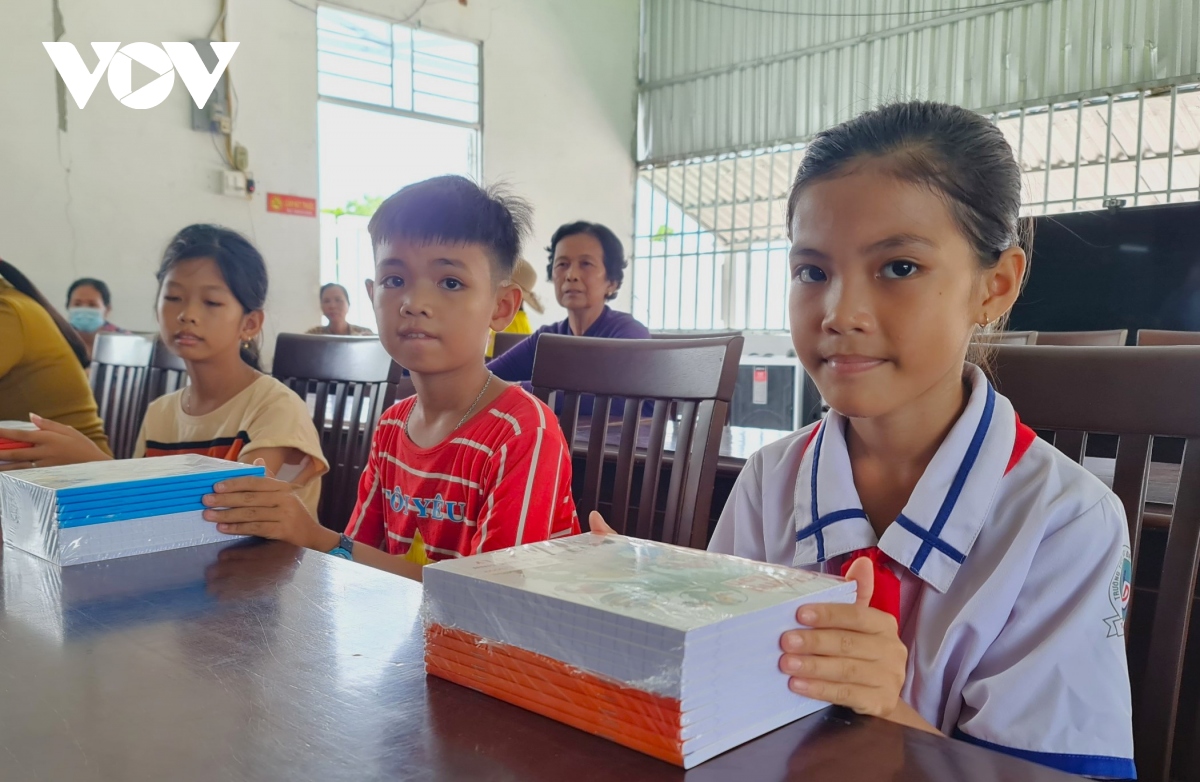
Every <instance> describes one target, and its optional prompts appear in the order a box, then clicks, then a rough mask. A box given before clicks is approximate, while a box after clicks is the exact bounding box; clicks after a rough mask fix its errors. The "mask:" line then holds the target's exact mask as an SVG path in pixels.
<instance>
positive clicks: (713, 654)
mask: <svg viewBox="0 0 1200 782" xmlns="http://www.w3.org/2000/svg"><path fill="white" fill-rule="evenodd" d="M424 582H425V586H424V592H425V598H424V599H425V604H424V608H423V611H424V618H425V639H426V646H425V670H426V672H427V673H430V674H432V675H435V676H439V677H441V678H443V679H448V680H450V681H452V682H456V683H458V684H461V685H463V686H466V687H470V688H472V689H475V690H478V691H480V692H483V693H486V694H488V695H491V696H493V697H496V698H499V699H501V700H504V701H507V702H509V703H512V704H515V705H517V706H521V707H522V708H525V709H529V710H530V711H533V712H537V713H538V714H541V715H544V716H546V717H550V718H552V719H555V720H558V721H560V722H563V723H566V724H568V725H571V726H573V727H576V728H579V729H581V730H586V731H588V732H589V733H594V734H596V735H598V736H603V737H604V738H607V739H610V740H612V741H615V742H617V743H618V744H622V745H624V746H627V747H630V748H631V749H635V750H638V751H640V752H644V753H646V754H648V755H652V756H654V757H656V758H659V759H661V760H665V761H667V762H669V763H673V764H675V765H677V766H682V767H683V768H692V767H693V766H695V765H697V764H699V763H703V762H704V761H705V760H708V759H709V758H712V757H715V756H716V755H719V754H721V753H722V752H725V751H727V750H729V749H732V748H734V747H736V746H738V745H740V744H743V743H745V742H747V741H750V740H751V739H754V738H757V737H758V736H761V735H763V734H764V733H768V732H770V731H772V730H774V729H775V728H778V727H780V726H781V725H785V724H787V723H789V722H791V721H793V720H795V719H798V718H800V717H803V716H805V715H807V714H811V713H812V712H814V711H816V710H817V709H819V708H821V707H823V706H824V705H825V704H823V703H819V702H817V701H813V700H810V699H808V698H804V697H802V696H800V695H797V694H795V693H793V692H792V691H791V690H789V689H788V686H787V676H786V675H785V674H783V673H781V672H780V671H779V656H780V649H779V636H780V634H781V633H782V632H783V631H784V630H787V629H791V628H794V627H797V624H796V618H795V617H796V610H797V608H799V606H801V605H803V604H805V603H850V602H853V601H854V594H855V586H854V583H853V582H848V581H845V580H843V579H841V578H837V577H834V576H827V575H821V574H817V573H810V572H806V571H802V570H794V569H792V568H786V567H778V566H774V565H767V564H764V563H761V562H753V561H751V560H747V559H741V558H739V557H731V556H725V555H722V554H710V553H707V552H704V551H697V550H694V549H687V548H681V547H678V546H671V545H667V544H664V543H654V542H650V541H644V540H638V539H635V538H627V537H624V536H621V535H592V534H583V535H577V536H575V537H571V538H560V539H558V540H551V541H546V542H543V543H533V544H529V545H525V546H518V547H516V548H512V549H506V550H503V551H495V552H490V553H487V554H480V555H477V556H473V557H465V558H463V559H457V560H449V561H445V562H439V563H437V564H434V565H429V566H427V567H426V568H425V569H424Z"/></svg>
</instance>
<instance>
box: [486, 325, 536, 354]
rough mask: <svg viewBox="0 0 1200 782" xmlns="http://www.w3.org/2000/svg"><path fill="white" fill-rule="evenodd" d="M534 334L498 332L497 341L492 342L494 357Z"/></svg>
mask: <svg viewBox="0 0 1200 782" xmlns="http://www.w3.org/2000/svg"><path fill="white" fill-rule="evenodd" d="M532 336H533V335H532V334H512V333H509V332H507V331H498V332H496V337H495V341H494V342H493V343H492V358H499V357H500V356H502V355H504V354H505V353H507V352H508V351H510V350H512V349H513V348H514V347H516V346H517V345H518V344H520V343H522V342H524V341H525V340H527V339H529V338H530V337H532Z"/></svg>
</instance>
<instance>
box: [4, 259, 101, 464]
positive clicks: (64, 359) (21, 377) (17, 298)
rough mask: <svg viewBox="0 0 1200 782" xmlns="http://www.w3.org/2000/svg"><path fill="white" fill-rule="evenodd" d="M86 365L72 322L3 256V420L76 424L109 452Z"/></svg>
mask: <svg viewBox="0 0 1200 782" xmlns="http://www.w3.org/2000/svg"><path fill="white" fill-rule="evenodd" d="M87 365H88V354H87V348H86V347H84V345H83V343H82V342H81V341H80V339H79V335H78V334H76V333H75V330H74V329H73V328H71V326H70V324H69V323H67V322H66V320H64V319H63V317H62V315H60V314H59V313H58V311H57V310H55V309H54V307H53V306H52V305H51V304H50V303H49V302H47V301H46V298H45V297H44V296H42V294H41V293H40V292H39V291H38V289H37V288H36V287H35V286H34V285H33V283H31V282H30V281H29V279H28V278H27V277H26V276H25V275H24V274H22V273H21V272H20V271H18V270H17V269H16V268H15V267H14V266H13V265H12V264H9V263H6V262H5V261H0V421H28V420H29V418H30V415H37V416H40V417H41V418H44V419H46V420H47V421H54V422H57V423H59V424H63V425H65V426H69V427H71V428H73V429H76V430H78V431H79V432H80V433H82V434H83V435H85V436H86V437H87V438H88V439H89V440H91V441H92V442H93V443H95V446H96V447H97V448H99V449H100V450H101V451H102V452H103V453H105V454H107V455H110V456H111V455H112V451H111V450H109V447H108V438H107V437H105V435H104V423H103V422H102V421H101V420H100V416H99V415H98V413H97V411H96V399H95V398H94V397H93V396H92V389H91V387H89V386H88V378H87V373H86V372H84V369H85V368H86V367H87ZM5 466H23V467H28V466H29V465H27V464H21V463H20V462H19V461H17V462H14V464H13V465H5ZM5 466H0V469H4V467H5ZM43 466H51V465H49V464H45V465H43Z"/></svg>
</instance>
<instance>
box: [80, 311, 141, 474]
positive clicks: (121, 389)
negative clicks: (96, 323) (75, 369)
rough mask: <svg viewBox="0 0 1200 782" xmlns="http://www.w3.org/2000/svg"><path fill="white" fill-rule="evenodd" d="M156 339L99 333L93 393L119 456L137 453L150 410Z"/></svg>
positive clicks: (92, 382) (97, 336) (92, 368)
mask: <svg viewBox="0 0 1200 782" xmlns="http://www.w3.org/2000/svg"><path fill="white" fill-rule="evenodd" d="M153 350H154V343H153V342H152V341H150V340H149V339H147V338H145V337H143V336H141V335H138V334H97V335H96V343H95V345H94V346H93V348H92V366H91V370H90V375H91V384H92V394H94V395H95V397H96V406H97V407H98V409H99V412H100V418H101V419H103V421H104V433H105V434H107V435H108V444H109V445H110V446H111V447H112V452H113V456H114V457H115V458H117V459H128V458H130V457H132V456H133V450H134V447H135V446H136V445H137V436H138V430H139V429H140V427H141V425H142V417H143V416H144V415H145V412H146V378H147V375H148V374H149V372H150V354H151V353H152V352H153Z"/></svg>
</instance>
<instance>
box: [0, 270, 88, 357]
mask: <svg viewBox="0 0 1200 782" xmlns="http://www.w3.org/2000/svg"><path fill="white" fill-rule="evenodd" d="M0 277H3V278H4V279H6V280H8V282H9V284H10V285H12V286H13V287H14V288H16V289H17V290H18V291H20V292H21V293H24V294H25V295H26V296H28V297H29V298H31V299H33V300H34V301H36V302H37V303H38V304H40V305H41V306H42V309H44V310H45V311H46V314H47V315H49V316H50V317H51V319H52V320H53V321H54V325H56V326H58V330H59V332H61V333H62V335H63V338H64V339H65V340H66V341H67V344H68V345H70V346H71V352H73V353H74V354H75V357H76V358H77V359H79V363H80V364H81V365H83V368H84V369H87V368H88V365H90V364H91V363H92V361H91V359H90V358H88V352H87V348H86V347H85V346H84V344H83V340H82V339H80V338H79V335H78V334H77V333H75V329H73V328H72V327H71V324H70V323H67V319H66V318H64V317H63V316H62V315H61V314H60V313H59V311H58V310H57V309H55V308H54V305H53V304H51V303H50V302H48V301H46V297H45V296H43V295H42V292H41V291H39V290H38V289H37V286H36V285H34V284H33V283H32V282H30V281H29V278H28V277H26V276H25V275H24V274H21V272H19V271H18V270H17V267H15V266H13V265H12V264H11V263H9V262H8V261H5V260H3V259H0Z"/></svg>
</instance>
